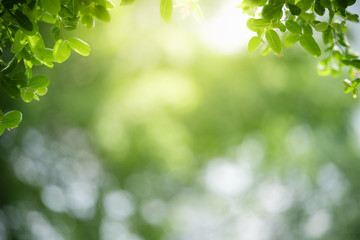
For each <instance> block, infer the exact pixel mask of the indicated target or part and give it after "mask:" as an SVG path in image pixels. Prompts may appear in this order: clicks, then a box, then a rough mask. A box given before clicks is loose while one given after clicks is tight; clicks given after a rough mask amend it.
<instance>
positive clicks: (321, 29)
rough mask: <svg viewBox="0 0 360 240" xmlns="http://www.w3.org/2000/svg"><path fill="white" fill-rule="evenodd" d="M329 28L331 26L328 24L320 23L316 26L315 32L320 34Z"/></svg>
mask: <svg viewBox="0 0 360 240" xmlns="http://www.w3.org/2000/svg"><path fill="white" fill-rule="evenodd" d="M328 27H329V24H328V23H327V22H320V23H318V24H316V25H315V30H316V31H318V32H325V31H326V30H327V29H328Z"/></svg>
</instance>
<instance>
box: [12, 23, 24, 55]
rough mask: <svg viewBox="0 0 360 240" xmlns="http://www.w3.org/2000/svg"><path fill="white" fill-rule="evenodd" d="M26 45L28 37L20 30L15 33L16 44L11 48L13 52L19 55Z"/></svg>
mask: <svg viewBox="0 0 360 240" xmlns="http://www.w3.org/2000/svg"><path fill="white" fill-rule="evenodd" d="M25 43H26V35H25V34H24V33H23V32H22V31H21V30H20V29H19V30H17V31H16V33H15V38H14V43H13V45H12V46H11V52H13V53H18V52H20V51H21V50H22V49H23V48H24V46H25Z"/></svg>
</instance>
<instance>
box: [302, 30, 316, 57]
mask: <svg viewBox="0 0 360 240" xmlns="http://www.w3.org/2000/svg"><path fill="white" fill-rule="evenodd" d="M299 40H300V44H301V46H303V48H305V50H306V51H308V52H309V53H310V54H312V55H313V56H315V57H319V56H320V55H321V50H320V47H319V45H318V44H317V43H316V41H315V39H314V38H313V37H312V36H310V35H302V36H301V37H300V39H299Z"/></svg>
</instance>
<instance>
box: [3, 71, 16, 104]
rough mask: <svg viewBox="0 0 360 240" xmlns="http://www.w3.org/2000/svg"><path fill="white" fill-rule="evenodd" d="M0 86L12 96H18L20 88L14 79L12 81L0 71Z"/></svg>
mask: <svg viewBox="0 0 360 240" xmlns="http://www.w3.org/2000/svg"><path fill="white" fill-rule="evenodd" d="M0 86H1V87H2V89H3V90H4V91H5V92H6V93H7V94H8V95H9V96H10V97H12V98H18V97H19V96H20V90H19V88H18V87H17V85H16V82H15V81H12V80H11V79H10V78H9V77H8V76H6V75H4V74H2V73H0Z"/></svg>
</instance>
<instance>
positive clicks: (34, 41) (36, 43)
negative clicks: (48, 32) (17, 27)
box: [27, 33, 45, 59]
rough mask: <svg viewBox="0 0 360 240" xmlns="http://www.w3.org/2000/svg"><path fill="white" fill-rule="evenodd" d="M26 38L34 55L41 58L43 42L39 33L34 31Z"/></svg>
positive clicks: (43, 49) (42, 55) (43, 53)
mask: <svg viewBox="0 0 360 240" xmlns="http://www.w3.org/2000/svg"><path fill="white" fill-rule="evenodd" d="M27 38H28V43H29V46H30V48H31V50H32V52H33V53H34V54H35V56H36V57H38V58H39V59H43V58H44V57H45V44H44V41H43V39H42V37H41V35H40V33H36V34H35V35H33V36H28V37H27Z"/></svg>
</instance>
